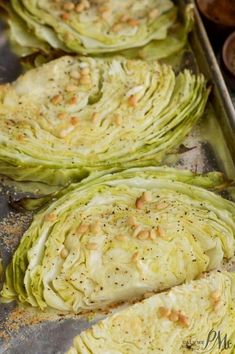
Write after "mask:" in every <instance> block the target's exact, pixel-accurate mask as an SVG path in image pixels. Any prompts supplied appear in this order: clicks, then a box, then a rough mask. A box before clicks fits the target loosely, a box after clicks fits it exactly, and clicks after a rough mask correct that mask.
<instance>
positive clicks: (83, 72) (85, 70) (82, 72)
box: [81, 67, 90, 76]
mask: <svg viewBox="0 0 235 354" xmlns="http://www.w3.org/2000/svg"><path fill="white" fill-rule="evenodd" d="M89 74H90V69H89V68H88V67H85V68H82V69H81V75H82V76H86V75H89Z"/></svg>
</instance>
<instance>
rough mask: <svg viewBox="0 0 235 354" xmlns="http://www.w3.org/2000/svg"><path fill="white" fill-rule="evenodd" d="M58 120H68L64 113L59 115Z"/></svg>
mask: <svg viewBox="0 0 235 354" xmlns="http://www.w3.org/2000/svg"><path fill="white" fill-rule="evenodd" d="M57 117H58V119H60V120H63V119H65V118H66V113H64V112H61V113H59V114H58V116H57Z"/></svg>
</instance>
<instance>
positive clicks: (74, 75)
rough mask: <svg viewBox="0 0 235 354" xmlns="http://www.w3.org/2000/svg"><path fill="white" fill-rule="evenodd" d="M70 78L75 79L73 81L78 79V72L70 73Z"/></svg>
mask: <svg viewBox="0 0 235 354" xmlns="http://www.w3.org/2000/svg"><path fill="white" fill-rule="evenodd" d="M70 77H71V78H72V79H75V80H78V79H80V73H79V71H78V70H73V71H71V73H70Z"/></svg>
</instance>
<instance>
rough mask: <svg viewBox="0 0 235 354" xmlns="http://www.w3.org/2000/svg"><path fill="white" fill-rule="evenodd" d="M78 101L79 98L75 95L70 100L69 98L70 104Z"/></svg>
mask: <svg viewBox="0 0 235 354" xmlns="http://www.w3.org/2000/svg"><path fill="white" fill-rule="evenodd" d="M77 102H78V99H77V97H76V96H73V97H72V98H70V100H69V104H70V105H74V104H76V103H77Z"/></svg>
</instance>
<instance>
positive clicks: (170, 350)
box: [67, 272, 235, 354]
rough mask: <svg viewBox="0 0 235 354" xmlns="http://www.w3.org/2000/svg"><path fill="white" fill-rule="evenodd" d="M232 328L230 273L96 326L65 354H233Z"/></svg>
mask: <svg viewBox="0 0 235 354" xmlns="http://www.w3.org/2000/svg"><path fill="white" fill-rule="evenodd" d="M234 324H235V273H226V272H223V273H216V272H212V273H211V274H210V275H208V276H207V277H206V278H204V279H199V280H196V281H192V282H190V283H189V284H186V285H181V286H178V287H175V288H173V289H171V290H170V291H169V292H167V293H162V294H159V295H155V296H152V297H150V298H149V299H147V300H145V301H143V302H142V303H138V304H136V305H134V306H131V307H129V308H128V309H125V310H123V311H121V312H119V313H117V314H115V315H112V316H110V317H109V318H107V319H105V320H104V321H101V322H99V323H98V324H96V325H95V326H93V327H92V328H91V329H88V330H87V331H85V332H82V333H81V334H80V335H79V336H78V337H76V338H75V339H74V342H73V347H72V348H71V349H70V350H69V351H68V353H67V354H78V353H79V354H104V353H115V354H116V353H117V354H127V353H132V354H137V353H138V354H139V353H145V354H152V353H155V354H162V353H167V354H175V353H177V354H185V353H210V354H219V353H221V354H222V353H223V354H232V353H234V350H235V326H234Z"/></svg>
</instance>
